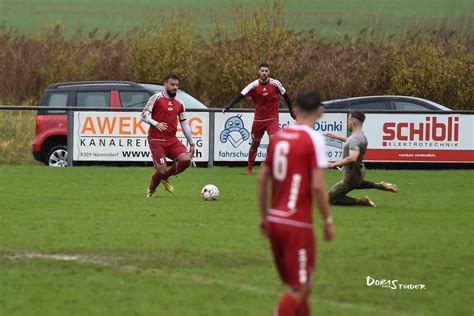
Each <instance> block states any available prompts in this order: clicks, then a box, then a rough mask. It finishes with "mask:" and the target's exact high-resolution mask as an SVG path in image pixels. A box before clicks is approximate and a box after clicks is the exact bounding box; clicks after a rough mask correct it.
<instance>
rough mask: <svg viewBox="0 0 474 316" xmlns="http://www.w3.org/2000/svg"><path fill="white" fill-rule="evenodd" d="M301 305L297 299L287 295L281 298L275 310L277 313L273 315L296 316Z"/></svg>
mask: <svg viewBox="0 0 474 316" xmlns="http://www.w3.org/2000/svg"><path fill="white" fill-rule="evenodd" d="M299 304H300V302H298V300H297V299H296V298H295V297H293V296H292V295H290V294H289V293H286V294H284V295H283V296H282V297H281V298H280V301H279V302H278V306H277V307H276V308H275V313H273V315H277V316H295V315H296V312H297V311H298V305H299Z"/></svg>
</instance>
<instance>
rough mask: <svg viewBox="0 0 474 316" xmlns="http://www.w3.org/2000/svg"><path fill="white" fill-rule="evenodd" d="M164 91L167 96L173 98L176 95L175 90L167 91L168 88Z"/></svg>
mask: <svg viewBox="0 0 474 316" xmlns="http://www.w3.org/2000/svg"><path fill="white" fill-rule="evenodd" d="M166 93H167V94H168V96H169V97H170V98H171V99H173V98H174V97H175V96H176V91H169V90H166Z"/></svg>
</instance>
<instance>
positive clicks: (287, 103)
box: [283, 92, 296, 120]
mask: <svg viewBox="0 0 474 316" xmlns="http://www.w3.org/2000/svg"><path fill="white" fill-rule="evenodd" d="M283 99H285V102H286V105H288V109H289V110H290V115H291V117H292V118H293V119H294V120H296V116H295V114H294V113H293V103H292V102H291V99H290V96H289V95H288V93H286V92H285V93H284V94H283Z"/></svg>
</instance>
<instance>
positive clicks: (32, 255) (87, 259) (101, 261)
mask: <svg viewBox="0 0 474 316" xmlns="http://www.w3.org/2000/svg"><path fill="white" fill-rule="evenodd" d="M4 257H7V258H8V259H10V260H31V259H44V260H54V261H64V262H78V263H83V264H90V265H94V266H100V267H106V268H111V269H115V270H119V271H125V272H137V271H139V272H140V273H142V274H153V275H162V276H165V277H173V278H175V279H182V280H185V281H192V282H194V283H198V284H202V285H218V286H223V287H227V288H231V289H238V290H241V291H244V292H247V293H251V294H256V295H266V296H274V297H278V296H280V294H281V293H278V292H276V291H275V292H273V291H268V290H266V289H263V288H260V287H258V286H254V285H251V284H245V283H240V284H234V283H231V282H226V281H224V280H220V279H212V278H209V277H203V276H200V275H197V274H188V273H186V274H185V273H179V272H170V271H162V270H159V269H143V268H140V267H137V266H133V265H122V264H119V263H116V262H117V261H120V260H123V258H122V257H113V256H107V257H103V256H102V257H101V256H97V255H70V254H48V253H38V252H17V253H15V254H13V255H4ZM111 260H113V261H116V262H115V263H112V262H111ZM311 300H312V301H316V302H324V303H326V304H328V305H332V306H337V307H339V308H345V309H358V310H362V311H373V312H377V311H378V312H387V310H386V309H385V308H379V307H376V306H371V305H363V304H354V303H349V302H340V301H333V300H328V299H322V298H316V299H315V298H312V299H311ZM393 314H397V315H408V314H406V313H402V312H399V311H397V312H396V313H395V312H393Z"/></svg>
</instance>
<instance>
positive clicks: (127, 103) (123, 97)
mask: <svg viewBox="0 0 474 316" xmlns="http://www.w3.org/2000/svg"><path fill="white" fill-rule="evenodd" d="M149 98H150V94H149V93H146V92H137V91H120V101H122V107H124V108H131V107H133V108H135V107H138V108H143V107H145V104H146V102H147V101H148V99H149Z"/></svg>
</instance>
